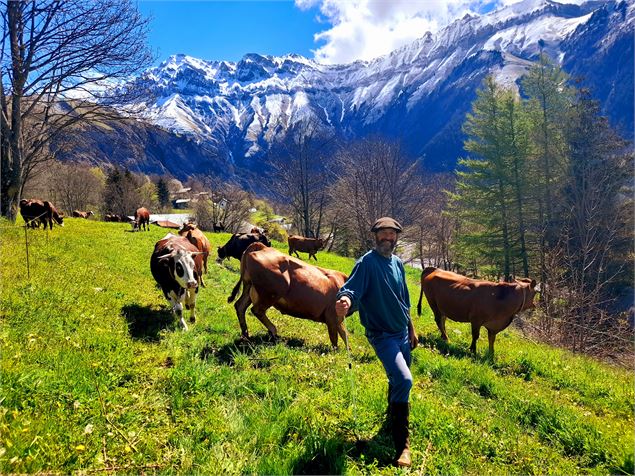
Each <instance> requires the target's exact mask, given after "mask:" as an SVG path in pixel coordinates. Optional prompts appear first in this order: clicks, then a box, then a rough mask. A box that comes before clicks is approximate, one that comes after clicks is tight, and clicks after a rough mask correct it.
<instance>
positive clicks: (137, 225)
mask: <svg viewBox="0 0 635 476" xmlns="http://www.w3.org/2000/svg"><path fill="white" fill-rule="evenodd" d="M146 225H147V228H146ZM141 226H143V230H144V231H150V212H149V211H148V209H147V208H145V207H141V208H137V211H135V212H134V221H133V222H132V231H135V230H137V231H141Z"/></svg>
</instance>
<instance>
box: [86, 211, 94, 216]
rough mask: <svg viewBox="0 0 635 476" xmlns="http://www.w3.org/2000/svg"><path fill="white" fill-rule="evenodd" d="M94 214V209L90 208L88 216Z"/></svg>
mask: <svg viewBox="0 0 635 476" xmlns="http://www.w3.org/2000/svg"><path fill="white" fill-rule="evenodd" d="M92 215H94V213H93V211H92V210H89V211H88V214H87V215H86V216H92Z"/></svg>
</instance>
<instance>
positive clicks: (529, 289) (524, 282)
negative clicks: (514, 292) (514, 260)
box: [515, 278, 537, 311]
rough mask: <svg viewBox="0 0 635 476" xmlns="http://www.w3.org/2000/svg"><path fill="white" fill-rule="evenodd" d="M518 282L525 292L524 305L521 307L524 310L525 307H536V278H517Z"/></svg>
mask: <svg viewBox="0 0 635 476" xmlns="http://www.w3.org/2000/svg"><path fill="white" fill-rule="evenodd" d="M515 281H516V283H517V284H519V285H520V286H521V290H522V292H523V305H522V308H521V309H520V310H521V311H524V310H525V309H533V308H535V307H536V304H535V303H534V298H535V297H536V292H537V289H536V280H535V279H530V278H517V279H516V280H515Z"/></svg>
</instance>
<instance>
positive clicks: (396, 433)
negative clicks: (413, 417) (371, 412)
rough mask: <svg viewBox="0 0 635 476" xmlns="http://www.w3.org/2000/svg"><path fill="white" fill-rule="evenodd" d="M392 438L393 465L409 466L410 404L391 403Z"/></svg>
mask: <svg viewBox="0 0 635 476" xmlns="http://www.w3.org/2000/svg"><path fill="white" fill-rule="evenodd" d="M391 407H392V412H391V413H392V439H393V442H394V444H395V466H400V467H409V466H410V465H411V458H410V404H409V403H407V402H406V403H392V404H391Z"/></svg>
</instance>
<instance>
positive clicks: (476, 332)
mask: <svg viewBox="0 0 635 476" xmlns="http://www.w3.org/2000/svg"><path fill="white" fill-rule="evenodd" d="M480 333H481V325H480V324H474V323H472V345H470V352H472V353H473V354H476V341H477V340H478V336H479V335H480Z"/></svg>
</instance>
